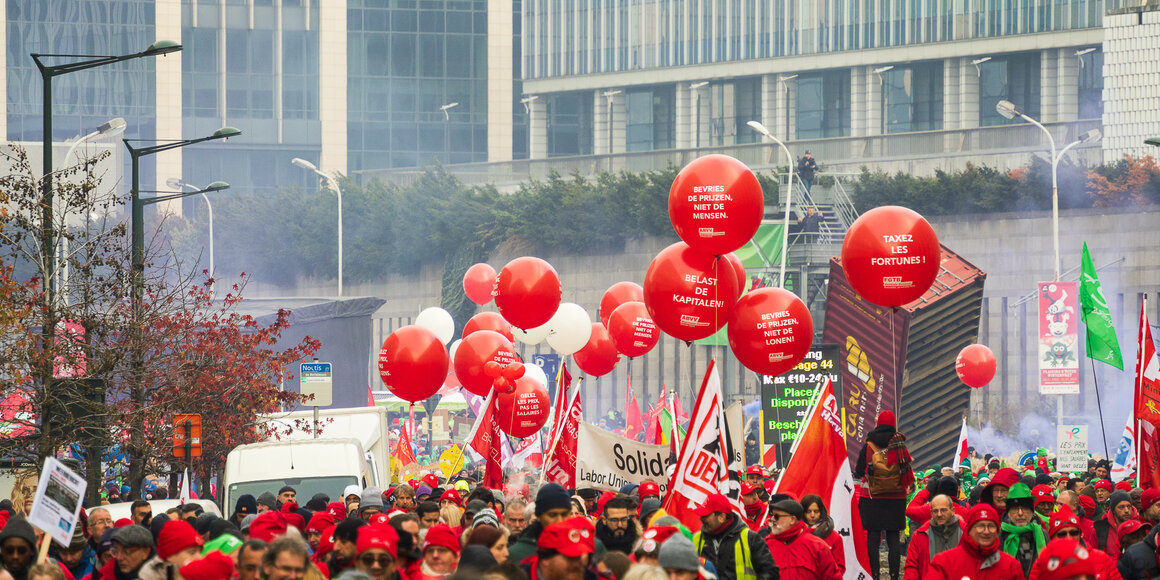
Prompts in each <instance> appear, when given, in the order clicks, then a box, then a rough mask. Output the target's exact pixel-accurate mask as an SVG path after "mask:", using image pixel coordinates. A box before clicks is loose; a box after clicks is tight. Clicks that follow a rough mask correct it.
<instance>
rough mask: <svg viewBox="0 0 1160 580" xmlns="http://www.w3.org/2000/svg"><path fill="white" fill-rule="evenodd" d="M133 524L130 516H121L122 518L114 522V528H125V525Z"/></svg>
mask: <svg viewBox="0 0 1160 580" xmlns="http://www.w3.org/2000/svg"><path fill="white" fill-rule="evenodd" d="M131 525H133V520H131V519H129V518H121V519H119V520H117V521H116V522H115V523H113V527H114V528H123V527H125V526H131Z"/></svg>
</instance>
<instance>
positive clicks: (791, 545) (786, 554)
mask: <svg viewBox="0 0 1160 580" xmlns="http://www.w3.org/2000/svg"><path fill="white" fill-rule="evenodd" d="M765 543H766V544H768V545H769V551H770V553H772V554H773V561H774V563H776V564H777V570H778V578H779V580H841V578H842V574H841V573H840V572H838V565H837V564H836V563H835V562H834V555H833V553H831V552H830V547H829V546H827V545H826V542H825V541H823V540H822V539H821V538H819V537H817V536H815V535H814V534H813V531H812V530H810V527H809V526H807V525H806V524H805V522H801V521H799V522H798V523H797V524H796V525H795V526H793V527H792V528H790V529H788V530H786V531H784V532H782V533H780V534H777V535H771V536H767V537H766V538H765Z"/></svg>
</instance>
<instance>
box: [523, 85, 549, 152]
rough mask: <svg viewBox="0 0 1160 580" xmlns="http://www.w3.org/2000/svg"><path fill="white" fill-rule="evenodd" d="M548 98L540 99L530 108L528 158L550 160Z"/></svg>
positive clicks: (529, 106) (529, 104) (530, 105)
mask: <svg viewBox="0 0 1160 580" xmlns="http://www.w3.org/2000/svg"><path fill="white" fill-rule="evenodd" d="M545 98H546V97H541V98H538V99H536V100H534V101H532V102H530V103H527V107H528V157H529V158H530V159H547V158H548V103H547V102H545V100H544V99H545Z"/></svg>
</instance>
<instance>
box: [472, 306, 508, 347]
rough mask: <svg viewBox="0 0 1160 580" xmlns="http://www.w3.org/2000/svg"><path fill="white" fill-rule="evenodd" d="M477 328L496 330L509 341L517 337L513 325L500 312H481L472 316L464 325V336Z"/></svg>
mask: <svg viewBox="0 0 1160 580" xmlns="http://www.w3.org/2000/svg"><path fill="white" fill-rule="evenodd" d="M477 330H494V331H496V332H498V333H500V334H502V335H503V337H504V338H506V339H508V340H509V341H512V340H515V339H516V338H515V336H513V335H512V325H510V324H508V321H506V320H504V319H503V317H502V316H500V315H499V313H498V312H480V313H479V314H476V315H475V316H472V317H471V318H470V319H469V320H468V321H467V324H464V325H463V338H466V337H467V335H469V334H471V333H473V332H475V331H477Z"/></svg>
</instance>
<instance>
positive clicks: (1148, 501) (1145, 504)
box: [1140, 487, 1160, 511]
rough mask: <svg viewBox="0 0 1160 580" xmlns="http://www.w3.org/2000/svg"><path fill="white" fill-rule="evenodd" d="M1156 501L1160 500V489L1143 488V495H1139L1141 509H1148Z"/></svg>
mask: <svg viewBox="0 0 1160 580" xmlns="http://www.w3.org/2000/svg"><path fill="white" fill-rule="evenodd" d="M1157 501H1160V489H1156V488H1153V487H1150V488H1148V489H1145V490H1144V493H1143V495H1141V496H1140V508H1141V510H1142V511H1148V508H1150V507H1152V504H1154V503H1156V502H1157Z"/></svg>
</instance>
